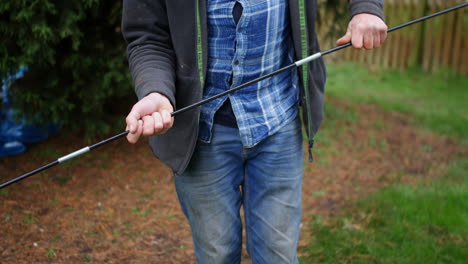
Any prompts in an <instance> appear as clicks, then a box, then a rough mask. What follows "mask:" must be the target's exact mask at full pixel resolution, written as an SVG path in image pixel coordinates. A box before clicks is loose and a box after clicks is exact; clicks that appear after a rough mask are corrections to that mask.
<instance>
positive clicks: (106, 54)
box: [0, 0, 135, 135]
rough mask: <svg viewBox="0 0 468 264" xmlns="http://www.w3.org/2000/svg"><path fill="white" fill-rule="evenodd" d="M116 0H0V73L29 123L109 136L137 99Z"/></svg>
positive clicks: (121, 122)
mask: <svg viewBox="0 0 468 264" xmlns="http://www.w3.org/2000/svg"><path fill="white" fill-rule="evenodd" d="M121 5H122V4H121V1H111V0H79V1H53V0H34V1H33V0H3V1H2V4H0V38H1V39H2V41H1V42H0V76H2V78H4V77H5V76H7V75H8V74H11V73H13V72H15V71H16V70H17V69H18V68H19V67H20V66H28V67H29V71H28V72H27V73H26V75H25V77H24V78H22V79H21V80H19V81H15V82H14V83H13V84H12V86H11V87H10V89H9V90H10V96H11V98H12V104H13V107H14V109H16V110H17V112H21V113H24V114H25V115H26V118H27V119H28V120H35V121H39V122H54V123H60V124H62V125H63V126H64V127H67V128H71V129H83V131H84V132H86V133H87V134H88V135H96V134H102V133H107V132H108V131H109V130H110V128H111V127H112V126H113V125H115V124H116V119H119V121H120V124H119V125H120V128H122V126H123V119H122V118H121V117H122V114H123V113H126V112H127V111H128V110H129V108H130V106H131V104H132V103H133V102H134V100H135V96H134V95H133V90H132V89H131V88H130V84H131V81H130V80H131V79H130V76H129V70H128V66H127V61H126V56H125V43H124V40H123V38H122V36H121V33H120V18H121Z"/></svg>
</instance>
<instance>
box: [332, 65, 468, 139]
mask: <svg viewBox="0 0 468 264" xmlns="http://www.w3.org/2000/svg"><path fill="white" fill-rule="evenodd" d="M327 76H328V77H327V87H326V95H327V96H330V97H334V98H338V99H340V100H346V101H352V102H354V103H363V102H365V103H376V104H378V105H380V106H381V107H382V108H383V109H384V110H386V111H399V112H402V113H406V114H409V115H411V116H413V117H414V122H415V124H416V125H418V126H422V127H425V128H428V129H430V130H433V131H435V132H437V133H439V134H443V135H447V136H449V137H452V138H456V139H458V140H459V141H460V142H461V143H462V144H465V145H468V139H467V135H468V103H467V102H468V88H467V87H468V76H466V75H457V74H455V73H452V72H449V71H439V72H437V73H433V74H430V73H424V72H422V71H421V70H414V69H413V70H408V71H395V70H376V71H374V72H369V71H368V70H367V69H366V66H364V65H361V64H351V63H349V64H339V65H329V66H328V75H327Z"/></svg>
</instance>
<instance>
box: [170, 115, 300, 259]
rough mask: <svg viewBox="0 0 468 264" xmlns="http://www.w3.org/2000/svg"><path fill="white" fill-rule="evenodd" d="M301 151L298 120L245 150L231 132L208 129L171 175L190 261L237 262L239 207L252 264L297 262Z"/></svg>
mask: <svg viewBox="0 0 468 264" xmlns="http://www.w3.org/2000/svg"><path fill="white" fill-rule="evenodd" d="M302 175H303V147H302V133H301V123H300V120H299V117H297V118H295V119H294V120H293V121H290V122H289V123H288V124H286V125H285V126H284V127H283V128H282V129H281V130H280V131H278V132H277V133H275V134H274V135H271V136H269V137H268V138H266V139H265V140H263V141H261V142H260V143H259V144H257V145H256V146H254V147H252V148H246V147H243V146H242V143H241V140H240V138H239V131H238V129H236V128H230V127H226V126H221V125H216V124H215V125H214V127H213V137H212V141H211V143H210V144H206V143H202V142H200V141H199V142H198V143H197V146H196V149H195V153H194V156H193V158H192V160H191V161H190V164H189V167H188V168H187V170H186V171H185V172H184V173H183V174H182V175H180V176H176V177H175V185H176V190H177V195H178V197H179V201H180V204H181V207H182V210H183V212H184V213H185V215H186V217H187V219H188V220H189V223H190V227H191V230H192V237H193V242H194V246H195V255H196V258H197V263H200V264H205V263H213V264H221V263H240V261H241V251H242V222H241V218H240V207H241V206H242V205H243V207H244V216H245V225H246V227H245V228H246V240H247V241H246V245H247V251H248V252H249V255H250V257H251V259H252V262H253V263H255V264H257V263H258V264H260V263H267V264H271V263H275V264H280V263H289V264H293V263H298V260H297V255H296V249H297V242H298V239H299V227H300V223H301V192H302Z"/></svg>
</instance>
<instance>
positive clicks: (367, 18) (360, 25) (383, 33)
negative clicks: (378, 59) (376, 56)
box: [336, 13, 387, 49]
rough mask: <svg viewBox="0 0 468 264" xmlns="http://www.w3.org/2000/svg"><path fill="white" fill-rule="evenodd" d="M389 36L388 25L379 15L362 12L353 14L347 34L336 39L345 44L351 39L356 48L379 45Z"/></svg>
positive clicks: (371, 47)
mask: <svg viewBox="0 0 468 264" xmlns="http://www.w3.org/2000/svg"><path fill="white" fill-rule="evenodd" d="M386 38H387V25H386V24H385V22H384V21H383V20H382V19H381V18H380V17H378V16H376V15H372V14H367V13H362V14H357V15H355V16H353V18H352V19H351V21H350V22H349V25H348V29H347V31H346V34H345V35H344V36H343V37H342V38H340V39H339V40H337V41H336V44H337V45H343V44H346V43H348V42H350V41H351V43H352V44H353V47H355V48H356V49H361V48H365V49H373V48H377V47H379V46H380V45H381V44H382V43H383V42H384V41H385V39H386Z"/></svg>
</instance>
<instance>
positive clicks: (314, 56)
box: [0, 3, 468, 189]
mask: <svg viewBox="0 0 468 264" xmlns="http://www.w3.org/2000/svg"><path fill="white" fill-rule="evenodd" d="M466 6H468V3H464V4H460V5H457V6H454V7H451V8H447V9H444V10H442V11H439V12H436V13H433V14H430V15H427V16H424V17H420V18H418V19H415V20H412V21H409V22H406V23H403V24H401V25H398V26H395V27H392V28H389V29H388V30H387V32H388V33H390V32H392V31H395V30H398V29H401V28H404V27H407V26H410V25H413V24H416V23H419V22H422V21H424V20H427V19H430V18H433V17H436V16H439V15H443V14H446V13H448V12H451V11H455V10H457V9H460V8H464V7H466ZM351 45H352V44H351V42H348V43H346V44H343V45H340V46H337V47H335V48H332V49H329V50H326V51H323V52H317V53H315V54H312V55H310V56H308V57H306V58H304V59H302V60H299V61H296V62H294V63H292V64H291V65H288V66H286V67H284V68H281V69H278V70H276V71H274V72H271V73H269V74H267V75H264V76H261V77H259V78H257V79H254V80H251V81H249V82H246V83H244V84H241V85H239V86H237V87H235V88H232V89H229V90H226V91H224V92H222V93H219V94H217V95H215V96H212V97H209V98H206V99H203V100H201V101H199V102H197V103H194V104H192V105H189V106H186V107H184V108H181V109H179V110H176V111H174V112H172V113H171V116H175V115H177V114H180V113H183V112H186V111H188V110H191V109H193V108H196V107H198V106H201V105H203V104H205V103H207V102H210V101H213V100H215V99H217V98H219V97H223V96H225V95H228V94H231V93H233V92H235V91H237V90H240V89H242V88H244V87H247V86H249V85H252V84H254V83H257V82H259V81H262V80H264V79H267V78H270V77H272V76H274V75H276V74H278V73H280V72H284V71H287V70H289V69H292V68H295V67H299V66H301V65H303V64H306V63H309V62H311V61H313V60H316V59H318V58H320V57H322V56H325V55H328V54H330V53H333V52H335V51H338V50H341V49H344V48H347V47H350V46H351ZM128 133H129V131H124V132H122V133H120V134H117V135H115V136H112V137H110V138H108V139H105V140H103V141H100V142H98V143H96V144H94V145H91V146H87V147H84V148H82V149H79V150H77V151H75V152H72V153H70V154H68V155H65V156H63V157H60V158H58V159H57V160H55V161H53V162H51V163H49V164H47V165H44V166H42V167H40V168H37V169H35V170H33V171H30V172H28V173H25V174H23V175H21V176H18V177H16V178H14V179H12V180H9V181H7V182H5V183H2V184H0V189H2V188H5V187H7V186H8V185H11V184H13V183H15V182H18V181H21V180H23V179H25V178H27V177H29V176H32V175H34V174H37V173H39V172H41V171H44V170H46V169H49V168H51V167H53V166H55V165H57V164H60V163H62V162H64V161H67V160H69V159H72V158H75V157H77V156H80V155H82V154H84V153H86V152H89V151H91V150H93V149H95V148H98V147H100V146H102V145H105V144H107V143H109V142H112V141H114V140H116V139H119V138H122V137H125V136H126V135H127V134H128Z"/></svg>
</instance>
